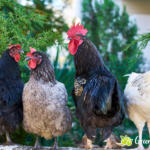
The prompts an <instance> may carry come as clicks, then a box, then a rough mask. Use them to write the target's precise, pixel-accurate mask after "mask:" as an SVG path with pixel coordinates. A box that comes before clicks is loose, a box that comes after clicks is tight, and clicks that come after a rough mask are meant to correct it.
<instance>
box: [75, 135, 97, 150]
mask: <svg viewBox="0 0 150 150" xmlns="http://www.w3.org/2000/svg"><path fill="white" fill-rule="evenodd" d="M74 144H75V145H76V146H78V147H79V148H88V149H91V150H93V148H100V147H99V146H98V145H93V144H92V141H91V140H89V139H88V138H87V136H86V134H85V135H84V136H83V138H82V140H81V141H75V143H74Z"/></svg>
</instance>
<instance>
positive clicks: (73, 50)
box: [68, 40, 83, 55]
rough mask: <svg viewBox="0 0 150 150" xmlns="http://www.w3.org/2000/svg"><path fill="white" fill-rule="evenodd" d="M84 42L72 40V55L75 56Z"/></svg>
mask: <svg viewBox="0 0 150 150" xmlns="http://www.w3.org/2000/svg"><path fill="white" fill-rule="evenodd" d="M82 42H83V40H71V41H70V42H69V45H68V49H69V52H70V54H71V55H75V54H76V52H77V49H78V46H79V45H80V44H82Z"/></svg>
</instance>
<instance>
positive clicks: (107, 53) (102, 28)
mask: <svg viewBox="0 0 150 150" xmlns="http://www.w3.org/2000/svg"><path fill="white" fill-rule="evenodd" d="M15 2H16V3H18V4H20V5H22V7H24V8H25V9H26V10H29V9H32V10H34V11H35V12H38V13H41V14H45V15H46V19H45V20H44V22H45V23H44V27H43V28H39V27H37V26H35V27H34V29H35V30H34V31H33V32H32V36H35V34H39V33H42V32H43V31H47V30H49V29H51V30H52V31H53V32H58V33H59V34H60V35H62V36H63V39H64V43H66V46H64V47H63V48H60V47H59V46H57V47H56V46H55V45H53V44H50V45H48V46H47V47H44V48H43V49H44V50H43V51H45V52H46V53H47V54H48V55H49V58H50V60H51V62H52V63H53V65H54V69H55V75H56V78H57V80H58V81H60V82H63V83H64V84H65V86H66V88H67V91H68V97H69V99H68V106H69V107H70V109H71V111H72V113H73V117H74V122H73V125H72V126H73V127H72V130H71V131H70V132H69V133H67V134H66V135H64V136H63V137H59V145H60V146H63V147H65V146H74V145H73V141H74V139H77V140H79V139H81V138H82V136H83V135H84V132H83V130H82V129H81V127H80V125H79V122H78V120H77V119H76V117H75V106H74V102H73V100H72V98H71V96H70V94H71V90H72V89H73V82H74V75H75V69H74V64H73V56H72V55H70V54H69V52H68V49H67V43H68V42H69V41H67V40H66V39H67V30H68V29H69V28H70V27H71V26H72V25H73V23H74V22H75V23H78V22H81V23H82V24H83V25H84V26H85V28H87V29H88V33H87V37H88V38H89V39H90V40H91V41H92V42H93V43H94V44H95V45H96V47H97V48H98V50H99V52H100V53H101V55H102V58H103V60H104V62H105V64H106V66H107V67H108V68H109V69H110V71H111V72H112V73H113V74H114V75H115V76H116V77H117V79H118V81H119V83H120V85H121V88H122V90H124V88H125V85H126V83H127V77H123V76H124V75H125V74H129V73H131V72H146V71H148V70H149V69H150V62H149V61H150V51H149V49H150V45H149V44H148V45H147V47H146V48H145V49H144V50H143V51H142V53H140V57H139V58H138V60H137V62H136V63H135V64H134V65H133V67H132V69H130V70H128V68H129V63H128V62H129V61H130V59H131V57H132V56H133V54H134V52H135V51H138V43H137V44H135V45H133V46H131V47H130V48H129V50H128V51H126V52H123V50H124V49H125V47H126V45H127V44H130V43H131V42H132V41H133V40H135V39H136V37H137V36H138V34H143V33H146V32H148V31H149V26H150V9H149V8H150V1H149V0H143V1H141V0H30V1H28V0H15ZM1 11H5V12H7V11H11V10H9V9H8V7H7V5H5V6H3V8H2V9H1ZM83 57H84V56H83ZM26 70H27V69H26ZM26 72H27V73H26V76H27V77H24V78H23V79H24V82H27V81H28V76H29V70H27V71H26ZM114 133H115V134H116V135H117V136H118V137H119V136H120V135H128V136H129V137H130V138H131V139H133V145H132V147H137V145H136V144H135V138H136V136H138V130H137V128H136V127H135V125H134V123H132V122H131V121H130V120H128V119H125V120H124V122H123V124H122V125H121V126H119V127H117V128H115V129H114ZM97 137H98V138H97V139H96V141H95V143H96V144H99V145H100V146H104V145H105V143H104V142H102V141H100V140H99V139H100V129H98V130H97ZM11 138H12V140H13V141H14V142H16V143H20V144H26V145H33V144H34V142H35V135H30V134H28V133H26V132H25V131H24V130H23V129H22V127H20V129H19V130H18V131H16V132H15V133H13V134H11ZM144 139H145V140H148V139H149V136H148V130H147V126H145V128H144V131H143V140H144ZM4 140H5V137H4V136H0V142H3V141H4ZM40 142H41V144H42V145H45V146H52V145H53V139H52V140H48V141H47V140H45V139H44V138H40ZM144 146H145V147H147V146H148V145H144Z"/></svg>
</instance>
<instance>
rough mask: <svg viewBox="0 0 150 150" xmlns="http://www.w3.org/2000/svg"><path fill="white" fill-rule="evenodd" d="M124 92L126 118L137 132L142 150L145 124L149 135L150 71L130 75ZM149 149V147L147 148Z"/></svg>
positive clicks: (141, 149) (139, 147)
mask: <svg viewBox="0 0 150 150" xmlns="http://www.w3.org/2000/svg"><path fill="white" fill-rule="evenodd" d="M126 76H129V79H128V83H127V85H126V87H125V90H124V96H125V106H126V112H127V115H128V118H129V119H130V120H132V121H133V122H134V124H135V125H136V127H137V129H138V132H139V143H138V144H139V146H138V148H137V149H139V150H143V149H144V147H143V144H142V131H143V127H144V126H145V123H147V127H148V130H149V134H150V115H149V112H150V100H149V96H150V80H149V78H150V71H148V72H146V73H144V74H138V73H131V74H130V75H126ZM148 149H150V146H149V148H148Z"/></svg>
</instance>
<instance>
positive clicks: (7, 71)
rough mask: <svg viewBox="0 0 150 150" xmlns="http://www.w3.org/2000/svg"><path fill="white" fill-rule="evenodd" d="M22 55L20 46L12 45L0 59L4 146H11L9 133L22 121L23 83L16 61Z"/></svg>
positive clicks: (0, 117) (0, 121) (0, 124)
mask: <svg viewBox="0 0 150 150" xmlns="http://www.w3.org/2000/svg"><path fill="white" fill-rule="evenodd" d="M20 53H23V51H22V50H21V46H20V45H12V46H11V47H9V49H7V50H6V51H5V52H4V53H3V54H2V56H1V58H0V135H2V134H4V133H5V134H6V139H7V142H6V143H5V145H12V144H13V143H12V141H11V139H10V137H9V133H11V132H14V131H15V130H16V129H17V128H18V127H19V125H20V123H21V121H22V120H23V106H22V92H23V87H24V83H23V81H22V79H21V76H20V68H19V65H18V63H17V62H18V61H19V60H20Z"/></svg>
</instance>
